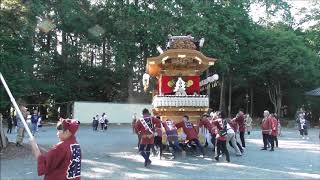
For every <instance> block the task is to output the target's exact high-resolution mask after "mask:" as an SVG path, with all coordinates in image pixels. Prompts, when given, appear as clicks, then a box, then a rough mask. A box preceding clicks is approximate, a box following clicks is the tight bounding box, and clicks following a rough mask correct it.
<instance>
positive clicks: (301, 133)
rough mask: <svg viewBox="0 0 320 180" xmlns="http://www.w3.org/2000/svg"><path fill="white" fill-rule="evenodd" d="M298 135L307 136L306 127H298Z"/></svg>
mask: <svg viewBox="0 0 320 180" xmlns="http://www.w3.org/2000/svg"><path fill="white" fill-rule="evenodd" d="M299 131H300V135H301V136H303V135H306V136H308V129H306V128H304V129H300V130H299Z"/></svg>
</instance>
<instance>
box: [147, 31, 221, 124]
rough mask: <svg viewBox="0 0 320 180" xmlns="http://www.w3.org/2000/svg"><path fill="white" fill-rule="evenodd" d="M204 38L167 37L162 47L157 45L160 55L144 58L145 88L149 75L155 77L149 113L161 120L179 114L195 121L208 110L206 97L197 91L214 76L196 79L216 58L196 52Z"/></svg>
mask: <svg viewBox="0 0 320 180" xmlns="http://www.w3.org/2000/svg"><path fill="white" fill-rule="evenodd" d="M203 43H204V39H203V38H201V39H200V40H199V41H195V40H194V38H193V37H192V36H190V35H188V36H170V35H169V37H168V43H167V47H166V50H165V51H163V50H162V49H161V47H159V46H158V47H157V50H158V51H159V53H160V55H159V56H157V57H150V58H147V63H146V74H144V75H143V85H144V88H145V91H146V90H147V89H148V87H149V78H150V77H154V78H156V80H157V85H156V86H157V87H156V88H155V91H154V92H153V100H152V106H153V109H152V111H153V114H154V115H155V116H160V117H161V120H166V119H171V120H173V121H175V122H179V121H181V119H182V116H183V115H188V116H189V118H190V120H191V121H192V122H193V123H194V124H197V122H198V120H199V118H200V117H201V115H202V114H203V113H205V112H208V110H209V96H208V95H207V94H203V93H202V94H200V88H201V86H205V85H206V84H208V83H209V82H213V81H217V80H218V78H219V77H218V75H216V74H215V75H213V76H211V77H208V78H206V79H204V80H202V81H201V80H200V75H201V74H202V73H203V72H204V71H206V70H207V69H208V68H209V67H210V66H213V65H214V64H215V61H216V59H214V58H210V57H206V56H205V55H204V54H202V53H201V52H200V48H201V47H202V46H203Z"/></svg>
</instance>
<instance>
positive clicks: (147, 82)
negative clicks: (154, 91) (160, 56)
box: [142, 73, 150, 86]
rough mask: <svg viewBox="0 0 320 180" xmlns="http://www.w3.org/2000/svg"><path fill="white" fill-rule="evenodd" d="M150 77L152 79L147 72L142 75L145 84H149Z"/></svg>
mask: <svg viewBox="0 0 320 180" xmlns="http://www.w3.org/2000/svg"><path fill="white" fill-rule="evenodd" d="M149 79H150V75H149V74H147V73H144V75H143V76H142V84H143V86H149Z"/></svg>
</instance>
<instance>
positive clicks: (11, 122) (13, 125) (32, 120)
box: [7, 105, 42, 147]
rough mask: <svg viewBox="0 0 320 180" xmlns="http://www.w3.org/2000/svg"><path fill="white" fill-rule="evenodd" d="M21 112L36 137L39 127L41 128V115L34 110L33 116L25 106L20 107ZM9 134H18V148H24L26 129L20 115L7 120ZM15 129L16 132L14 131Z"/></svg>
mask: <svg viewBox="0 0 320 180" xmlns="http://www.w3.org/2000/svg"><path fill="white" fill-rule="evenodd" d="M20 111H21V113H22V115H23V117H24V119H25V120H26V123H27V125H28V126H29V128H30V130H31V133H32V135H33V136H35V135H36V133H37V132H38V131H39V127H41V126H42V125H41V120H42V118H41V115H40V113H39V112H38V111H37V110H33V114H30V111H28V108H26V107H25V106H23V105H20ZM7 125H8V129H7V133H8V134H11V133H13V132H14V133H17V140H16V146H18V147H22V141H23V138H24V134H25V128H24V125H23V123H22V120H21V118H20V117H19V116H18V115H15V116H13V115H11V116H9V117H8V118H7ZM13 129H14V130H13Z"/></svg>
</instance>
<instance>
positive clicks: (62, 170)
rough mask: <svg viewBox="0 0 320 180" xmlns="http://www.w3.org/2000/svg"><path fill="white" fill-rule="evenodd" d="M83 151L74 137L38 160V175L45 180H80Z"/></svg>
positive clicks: (56, 146)
mask: <svg viewBox="0 0 320 180" xmlns="http://www.w3.org/2000/svg"><path fill="white" fill-rule="evenodd" d="M80 173H81V149H80V145H79V144H78V143H77V141H76V138H75V137H74V136H72V137H70V138H69V139H67V140H66V141H64V142H60V143H59V144H57V145H55V146H53V147H52V148H51V149H50V150H49V151H48V152H47V153H45V154H42V155H40V156H39V158H38V175H39V176H42V175H44V179H45V180H51V179H52V180H57V179H59V180H60V179H61V180H67V179H73V180H80Z"/></svg>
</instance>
